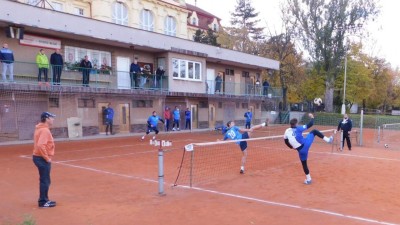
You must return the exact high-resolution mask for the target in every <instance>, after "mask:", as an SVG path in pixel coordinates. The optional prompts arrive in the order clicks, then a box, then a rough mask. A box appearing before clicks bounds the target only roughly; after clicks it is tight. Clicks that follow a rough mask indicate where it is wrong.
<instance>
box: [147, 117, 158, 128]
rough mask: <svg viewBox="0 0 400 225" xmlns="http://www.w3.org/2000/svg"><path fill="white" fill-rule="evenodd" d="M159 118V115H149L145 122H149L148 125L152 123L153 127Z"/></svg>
mask: <svg viewBox="0 0 400 225" xmlns="http://www.w3.org/2000/svg"><path fill="white" fill-rule="evenodd" d="M159 120H160V117H159V116H153V115H151V116H150V117H149V119H148V120H147V123H148V124H149V125H152V126H153V127H157V124H158V121H159Z"/></svg>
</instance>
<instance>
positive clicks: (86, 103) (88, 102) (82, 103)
mask: <svg viewBox="0 0 400 225" xmlns="http://www.w3.org/2000/svg"><path fill="white" fill-rule="evenodd" d="M95 105H96V104H95V102H94V99H90V98H79V99H78V108H95V107H94V106H95Z"/></svg>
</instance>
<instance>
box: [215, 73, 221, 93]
mask: <svg viewBox="0 0 400 225" xmlns="http://www.w3.org/2000/svg"><path fill="white" fill-rule="evenodd" d="M221 75H222V73H221V72H218V75H217V77H215V93H217V91H218V92H219V93H221V86H222V77H221Z"/></svg>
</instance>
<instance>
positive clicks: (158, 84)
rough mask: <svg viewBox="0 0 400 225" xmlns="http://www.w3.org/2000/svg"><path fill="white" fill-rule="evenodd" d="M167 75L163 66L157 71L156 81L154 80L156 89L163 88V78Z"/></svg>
mask: <svg viewBox="0 0 400 225" xmlns="http://www.w3.org/2000/svg"><path fill="white" fill-rule="evenodd" d="M164 74H165V70H164V68H163V67H162V66H159V67H158V68H157V70H156V79H155V80H154V87H155V88H161V84H162V78H163V76H164Z"/></svg>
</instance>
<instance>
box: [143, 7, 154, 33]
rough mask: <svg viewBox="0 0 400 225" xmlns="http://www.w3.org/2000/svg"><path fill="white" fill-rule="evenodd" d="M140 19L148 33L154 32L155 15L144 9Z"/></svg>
mask: <svg viewBox="0 0 400 225" xmlns="http://www.w3.org/2000/svg"><path fill="white" fill-rule="evenodd" d="M140 18H141V25H142V29H143V30H148V31H153V30H154V21H153V14H152V13H151V11H150V10H147V9H143V10H142V13H141V17H140Z"/></svg>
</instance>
